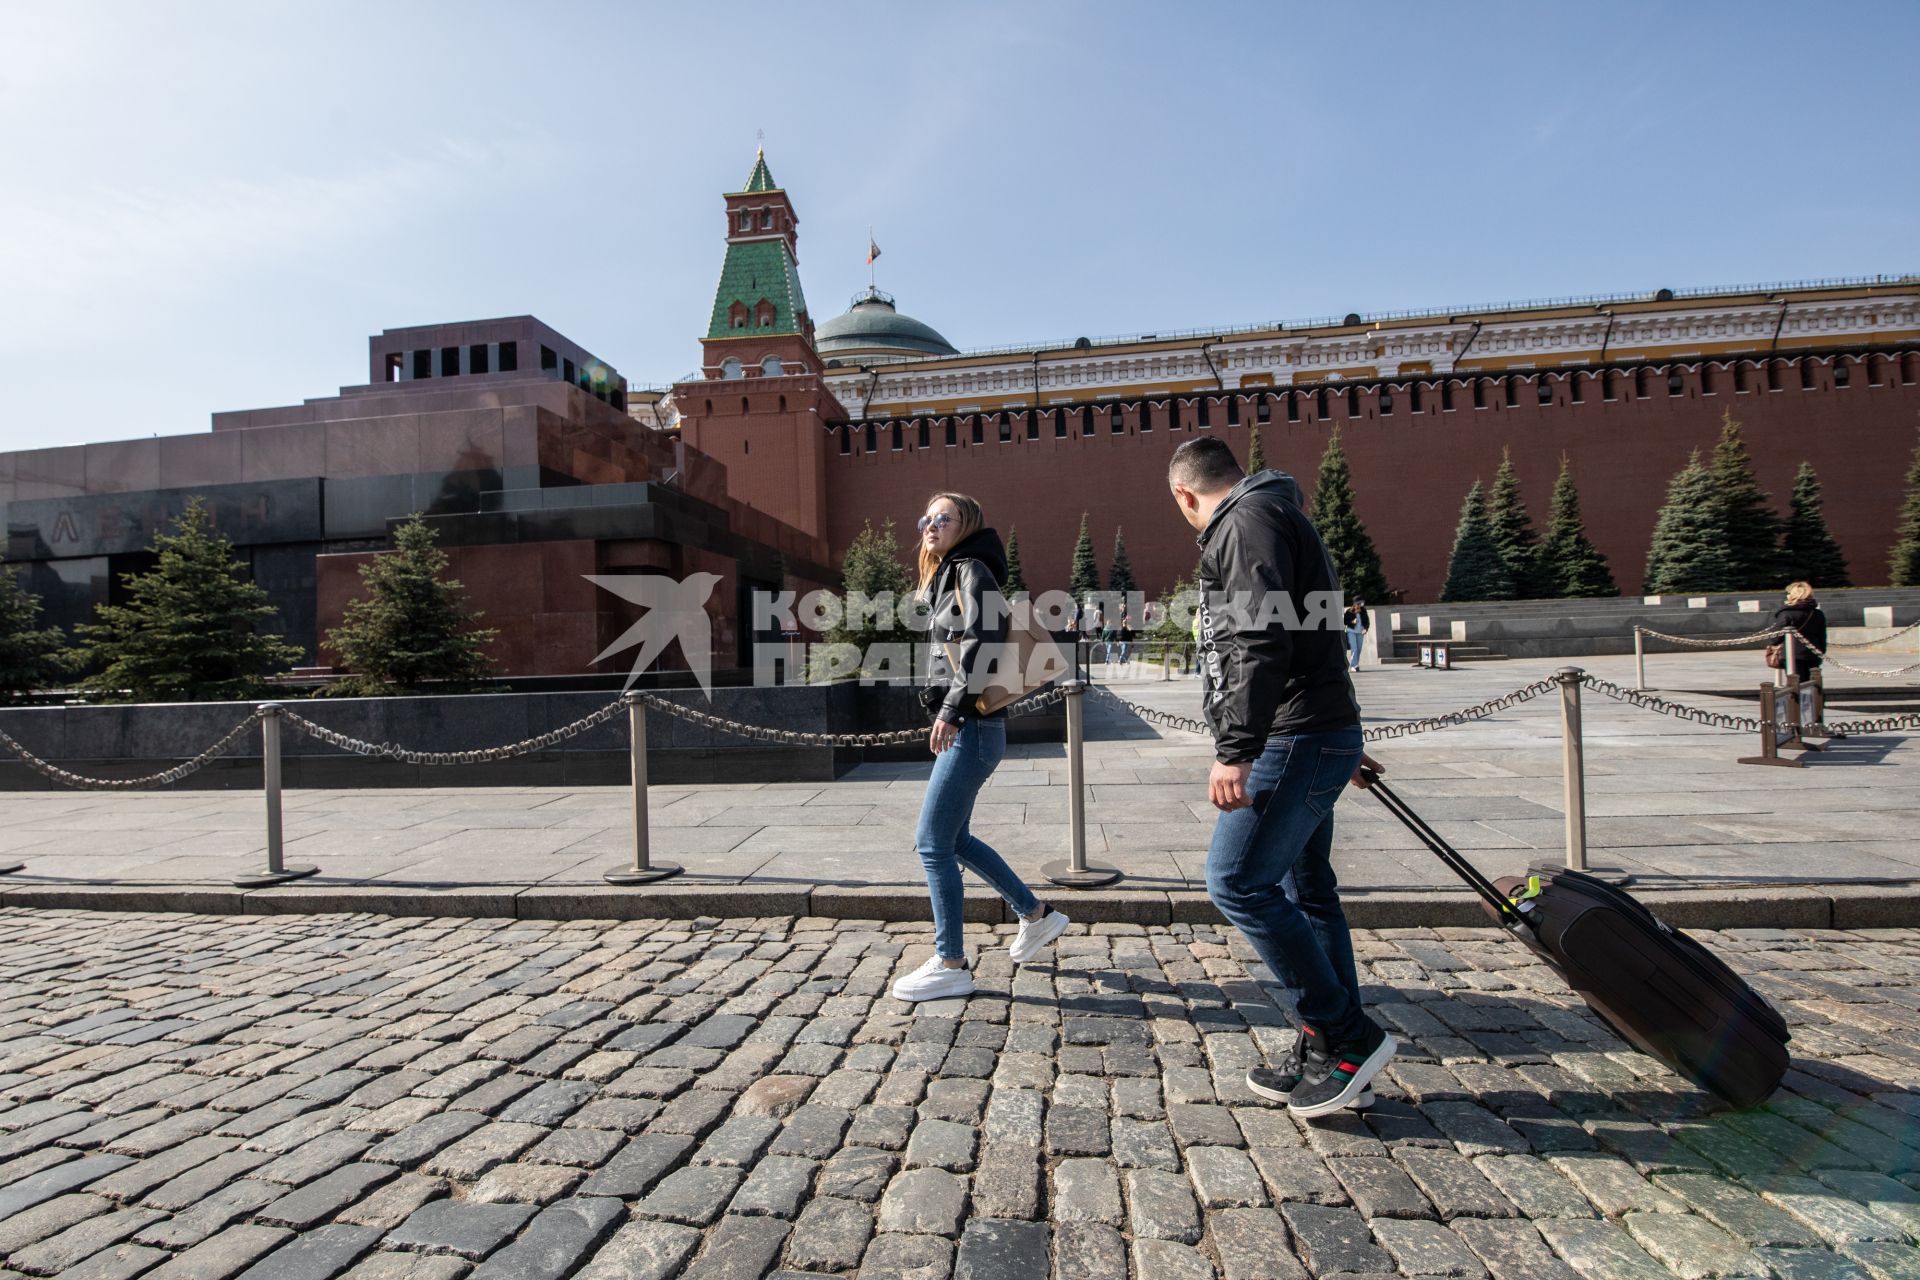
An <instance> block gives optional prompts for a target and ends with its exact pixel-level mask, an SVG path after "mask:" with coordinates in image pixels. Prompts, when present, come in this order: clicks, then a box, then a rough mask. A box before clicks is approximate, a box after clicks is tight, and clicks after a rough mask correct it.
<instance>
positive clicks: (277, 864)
mask: <svg viewBox="0 0 1920 1280" xmlns="http://www.w3.org/2000/svg"><path fill="white" fill-rule="evenodd" d="M254 709H255V710H256V711H258V712H259V713H260V783H261V790H262V791H263V792H264V793H265V795H266V801H267V865H266V866H265V867H264V868H262V869H261V870H259V871H255V872H253V873H251V874H249V875H243V876H235V877H234V881H233V883H234V885H235V887H237V888H241V889H260V888H264V887H266V886H267V885H270V884H281V883H284V882H285V881H288V880H298V879H300V878H301V877H302V876H310V875H312V874H314V873H315V872H316V871H318V870H320V868H319V867H309V866H299V867H289V866H287V865H286V863H285V861H284V860H283V853H284V851H283V849H282V847H281V846H282V835H283V829H282V825H281V821H280V791H281V786H280V717H281V716H282V715H284V714H285V713H286V708H285V707H283V706H281V705H280V704H279V703H277V702H263V703H261V704H260V705H259V706H258V707H256V708H254Z"/></svg>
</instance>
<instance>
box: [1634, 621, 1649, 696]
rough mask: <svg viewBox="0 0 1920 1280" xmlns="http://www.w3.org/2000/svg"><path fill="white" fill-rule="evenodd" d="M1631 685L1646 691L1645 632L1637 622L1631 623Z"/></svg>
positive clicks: (1643, 691)
mask: <svg viewBox="0 0 1920 1280" xmlns="http://www.w3.org/2000/svg"><path fill="white" fill-rule="evenodd" d="M1633 687H1634V688H1636V689H1638V690H1639V691H1640V692H1642V693H1645V692H1646V691H1647V633H1646V632H1645V631H1642V630H1641V629H1640V624H1639V623H1637V622H1636V623H1634V624H1633Z"/></svg>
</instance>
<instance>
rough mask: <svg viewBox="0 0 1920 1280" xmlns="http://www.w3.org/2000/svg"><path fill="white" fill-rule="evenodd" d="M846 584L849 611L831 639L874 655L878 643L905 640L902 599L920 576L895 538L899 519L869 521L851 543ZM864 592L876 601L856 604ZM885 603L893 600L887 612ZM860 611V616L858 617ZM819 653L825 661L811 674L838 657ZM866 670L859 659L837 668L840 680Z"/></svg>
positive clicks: (843, 573)
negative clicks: (882, 606) (854, 599)
mask: <svg viewBox="0 0 1920 1280" xmlns="http://www.w3.org/2000/svg"><path fill="white" fill-rule="evenodd" d="M840 585H841V587H842V588H844V591H845V594H844V595H842V596H841V598H840V603H841V605H842V606H843V611H842V613H841V616H840V621H839V622H838V623H836V624H835V625H834V626H831V627H829V628H828V629H827V637H826V638H827V642H828V643H829V644H835V645H842V644H850V645H853V646H855V647H856V648H857V649H858V650H859V652H860V655H861V657H862V658H865V657H866V656H867V655H868V651H869V648H870V647H871V646H873V645H875V644H882V643H886V644H899V643H901V642H902V640H903V639H904V636H903V632H902V629H901V627H900V626H899V625H898V624H899V619H900V614H899V611H898V609H899V603H900V602H901V601H902V600H905V599H906V598H907V597H908V596H910V595H911V594H912V593H913V592H914V591H915V590H916V589H917V586H918V575H917V574H915V573H913V572H910V571H909V570H908V568H907V566H906V564H905V563H904V562H903V561H902V560H901V558H900V543H899V541H898V540H897V539H896V538H895V537H894V533H893V521H891V520H887V521H884V522H882V524H881V525H880V527H879V528H878V529H876V528H874V527H873V521H871V520H869V521H867V522H866V524H865V525H863V526H862V527H861V529H860V532H859V533H858V534H856V535H854V539H853V541H852V542H850V543H848V544H847V550H846V554H845V555H843V556H841V557H840ZM856 594H857V595H859V596H860V597H862V599H864V600H866V601H869V602H874V603H872V604H869V605H867V606H865V607H863V608H861V609H858V610H856V609H854V608H852V607H851V603H852V602H851V601H850V597H852V596H854V595H856ZM881 603H890V604H892V605H893V606H894V607H893V608H892V609H891V610H886V611H882V610H881V609H879V608H878V605H879V604H881ZM856 615H857V616H856ZM813 656H814V657H815V658H818V659H820V660H821V662H822V664H823V665H822V666H820V667H816V668H814V670H813V671H812V672H810V678H814V679H824V678H825V675H826V672H827V671H828V670H830V669H832V661H833V659H832V657H831V655H828V654H826V653H824V652H822V651H820V650H815V651H814V655H813ZM861 669H864V668H861V667H860V666H859V664H855V666H854V667H853V668H842V669H839V670H838V671H837V672H836V676H837V678H839V679H852V678H854V677H855V676H857V675H858V674H859V673H860V670H861Z"/></svg>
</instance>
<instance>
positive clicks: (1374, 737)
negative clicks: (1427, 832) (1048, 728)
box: [1092, 676, 1560, 742]
mask: <svg viewBox="0 0 1920 1280" xmlns="http://www.w3.org/2000/svg"><path fill="white" fill-rule="evenodd" d="M1559 683H1560V681H1559V678H1558V677H1556V676H1547V677H1545V678H1543V679H1540V680H1536V681H1534V682H1533V683H1532V684H1529V685H1523V686H1521V687H1520V688H1518V689H1515V690H1513V691H1512V692H1511V693H1504V694H1501V695H1500V696H1499V697H1497V698H1489V699H1488V700H1487V701H1485V702H1480V703H1475V704H1474V705H1473V706H1471V707H1461V708H1460V709H1459V710H1457V711H1447V712H1443V713H1442V714H1440V715H1437V716H1422V717H1420V718H1419V719H1417V720H1400V721H1396V722H1394V723H1392V724H1376V725H1369V726H1368V727H1367V728H1366V729H1365V731H1364V733H1363V735H1362V736H1363V737H1364V738H1365V740H1366V741H1368V742H1379V741H1381V740H1383V739H1387V738H1405V737H1409V736H1411V735H1413V734H1416V733H1427V732H1429V731H1431V730H1434V729H1445V728H1449V727H1451V726H1453V725H1459V724H1466V723H1468V722H1469V721H1473V720H1484V719H1486V718H1487V717H1488V716H1490V715H1493V714H1494V713H1495V712H1497V711H1505V710H1506V709H1507V708H1508V707H1517V706H1519V705H1520V704H1521V703H1523V702H1531V701H1532V700H1533V699H1535V698H1537V697H1539V696H1540V695H1541V694H1543V693H1548V692H1551V691H1552V690H1553V689H1554V688H1556V687H1558V685H1559ZM1092 688H1093V690H1094V692H1095V693H1098V694H1099V695H1100V696H1102V697H1104V698H1107V699H1110V700H1111V701H1113V702H1115V703H1118V704H1119V705H1120V706H1122V707H1125V708H1126V709H1127V710H1128V711H1131V712H1132V713H1133V714H1134V715H1136V716H1139V717H1140V718H1141V719H1142V720H1146V721H1148V722H1149V723H1152V724H1157V725H1164V726H1165V727H1166V728H1169V729H1179V730H1182V731H1184V732H1186V733H1197V734H1201V735H1202V736H1207V735H1210V734H1211V733H1212V732H1213V731H1212V730H1211V729H1209V728H1207V726H1206V724H1205V722H1204V721H1200V720H1194V719H1190V718H1188V717H1186V716H1177V715H1173V714H1172V713H1170V712H1166V711H1157V710H1155V709H1154V708H1152V707H1145V706H1141V705H1140V704H1139V703H1137V702H1132V701H1129V700H1128V699H1126V698H1123V697H1121V696H1120V695H1119V694H1117V693H1115V692H1113V691H1112V690H1111V689H1107V688H1104V687H1102V686H1100V685H1094V686H1092Z"/></svg>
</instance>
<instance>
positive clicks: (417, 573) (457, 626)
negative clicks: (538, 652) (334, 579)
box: [323, 513, 499, 694]
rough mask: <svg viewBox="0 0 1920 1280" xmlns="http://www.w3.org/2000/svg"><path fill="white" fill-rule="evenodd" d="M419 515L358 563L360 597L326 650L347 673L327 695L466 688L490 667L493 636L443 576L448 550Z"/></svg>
mask: <svg viewBox="0 0 1920 1280" xmlns="http://www.w3.org/2000/svg"><path fill="white" fill-rule="evenodd" d="M434 542H435V539H434V533H433V530H432V529H430V528H428V527H427V525H426V523H425V522H424V521H423V520H421V518H420V516H419V514H418V513H415V515H414V516H413V518H412V519H410V520H408V521H407V522H406V523H405V524H403V525H401V526H399V527H398V528H397V529H395V530H394V531H393V546H394V549H393V550H392V551H388V552H384V553H382V554H380V555H377V556H374V557H373V558H372V559H371V560H369V561H367V563H365V564H363V565H361V566H360V583H361V585H362V586H363V587H364V588H365V592H366V593H365V594H364V595H361V596H358V597H356V598H355V599H353V600H350V601H348V602H347V607H346V611H345V613H344V614H343V615H342V616H341V620H340V625H339V626H337V627H334V628H332V629H331V630H329V631H328V632H327V638H326V641H325V644H324V646H323V647H324V648H326V649H329V650H331V651H332V652H334V653H336V654H338V655H339V657H340V663H341V665H342V666H344V667H345V668H346V669H347V670H348V671H349V672H351V673H352V674H351V676H350V677H349V678H348V679H346V680H341V681H336V682H335V683H334V684H333V685H332V686H330V687H329V692H336V693H345V694H388V693H409V692H414V691H417V690H419V689H421V688H423V687H429V686H430V687H432V688H434V689H436V690H445V689H461V688H468V687H471V686H472V685H473V684H474V683H475V682H477V681H479V680H481V679H484V678H485V677H486V676H487V675H488V674H489V673H490V672H491V671H492V669H493V662H492V660H491V659H490V658H488V656H487V643H488V642H489V641H490V640H492V639H493V637H494V636H496V635H498V634H499V633H498V632H497V631H495V630H494V629H493V628H491V627H486V628H482V627H476V626H475V625H474V622H475V621H476V620H477V619H478V617H479V615H478V614H476V613H473V612H470V611H469V610H468V609H467V607H466V605H465V604H463V603H462V602H461V596H462V594H463V593H464V588H463V587H462V586H461V584H460V583H459V582H458V581H457V580H455V579H452V578H447V577H445V576H444V575H445V573H446V571H447V553H446V552H444V551H442V550H441V549H440V548H439V547H437V546H435V545H434Z"/></svg>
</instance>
